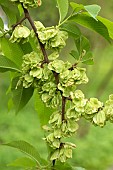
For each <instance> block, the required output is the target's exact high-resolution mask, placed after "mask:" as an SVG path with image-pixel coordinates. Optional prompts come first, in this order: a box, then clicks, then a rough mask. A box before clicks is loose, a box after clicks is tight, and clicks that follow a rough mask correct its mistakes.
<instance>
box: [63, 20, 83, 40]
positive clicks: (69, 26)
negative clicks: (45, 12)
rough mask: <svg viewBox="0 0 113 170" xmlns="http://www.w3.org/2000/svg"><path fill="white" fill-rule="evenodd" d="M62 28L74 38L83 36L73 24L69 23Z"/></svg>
mask: <svg viewBox="0 0 113 170" xmlns="http://www.w3.org/2000/svg"><path fill="white" fill-rule="evenodd" d="M61 28H62V29H63V30H65V31H67V32H68V33H69V35H71V36H72V37H74V38H78V37H79V36H80V35H81V32H80V29H79V28H78V27H77V26H76V24H75V23H73V22H67V23H65V24H63V25H62V26H61Z"/></svg>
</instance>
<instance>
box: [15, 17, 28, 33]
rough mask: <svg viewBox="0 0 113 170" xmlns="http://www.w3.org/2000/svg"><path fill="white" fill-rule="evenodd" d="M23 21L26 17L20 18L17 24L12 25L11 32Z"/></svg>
mask: <svg viewBox="0 0 113 170" xmlns="http://www.w3.org/2000/svg"><path fill="white" fill-rule="evenodd" d="M25 19H26V16H25V17H24V18H22V19H21V20H20V21H19V22H17V23H16V24H14V25H12V28H13V30H14V29H15V27H16V26H17V25H20V24H21V23H22V22H23V21H24V20H25Z"/></svg>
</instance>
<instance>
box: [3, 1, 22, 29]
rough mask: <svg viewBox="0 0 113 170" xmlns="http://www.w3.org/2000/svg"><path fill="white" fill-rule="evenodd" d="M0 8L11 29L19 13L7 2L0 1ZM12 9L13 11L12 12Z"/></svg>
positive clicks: (15, 7)
mask: <svg viewBox="0 0 113 170" xmlns="http://www.w3.org/2000/svg"><path fill="white" fill-rule="evenodd" d="M0 4H1V7H2V9H3V11H4V12H5V14H6V15H7V18H8V25H9V27H11V26H12V25H13V24H15V23H16V22H17V19H19V11H18V8H17V6H16V5H14V4H13V3H12V2H10V1H8V0H0ZM12 9H13V10H12Z"/></svg>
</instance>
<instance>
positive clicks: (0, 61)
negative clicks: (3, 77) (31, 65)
mask: <svg viewBox="0 0 113 170" xmlns="http://www.w3.org/2000/svg"><path fill="white" fill-rule="evenodd" d="M6 71H16V72H21V70H19V68H18V66H17V65H16V64H15V63H14V62H12V61H11V60H10V59H8V58H7V57H5V56H3V55H0V72H6Z"/></svg>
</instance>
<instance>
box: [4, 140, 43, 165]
mask: <svg viewBox="0 0 113 170" xmlns="http://www.w3.org/2000/svg"><path fill="white" fill-rule="evenodd" d="M3 145H6V146H10V147H13V148H16V149H18V150H20V151H21V152H23V153H25V154H26V155H28V156H29V157H31V158H32V159H33V160H35V161H36V162H37V163H38V165H40V164H41V163H42V160H41V157H40V155H39V153H38V151H37V149H36V148H35V147H34V146H32V145H31V144H29V143H28V142H26V141H23V140H19V141H13V142H10V143H7V144H3Z"/></svg>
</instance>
